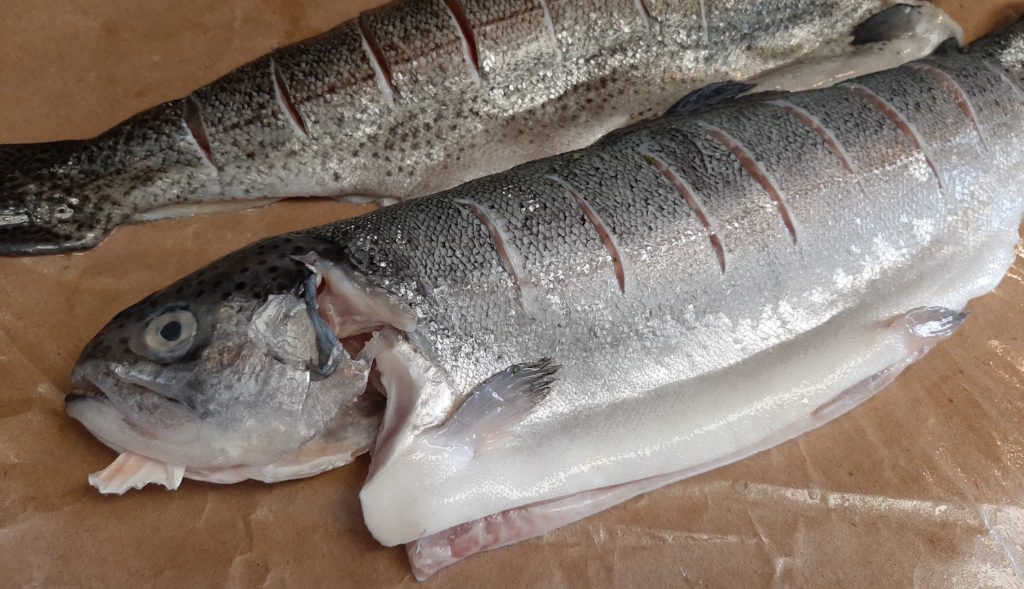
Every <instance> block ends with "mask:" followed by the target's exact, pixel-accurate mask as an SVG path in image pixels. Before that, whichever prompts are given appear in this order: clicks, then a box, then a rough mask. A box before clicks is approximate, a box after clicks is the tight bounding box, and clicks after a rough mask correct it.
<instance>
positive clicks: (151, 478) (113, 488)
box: [89, 452, 185, 495]
mask: <svg viewBox="0 0 1024 589" xmlns="http://www.w3.org/2000/svg"><path fill="white" fill-rule="evenodd" d="M184 472H185V467H183V466H173V465H170V464H167V463H164V462H160V461H158V460H153V459H152V458H146V457H145V456H140V455H138V454H134V453H132V452H123V453H121V454H120V455H119V456H118V457H117V458H116V459H115V460H114V461H113V462H111V463H110V465H109V466H107V467H106V468H104V469H103V470H101V471H99V472H96V473H93V474H91V475H89V484H90V485H92V486H94V487H96V490H98V491H99V492H100V493H103V494H104V495H110V494H114V495H121V494H123V493H124V492H125V491H127V490H129V489H141V488H142V487H144V486H146V485H148V484H150V483H155V484H160V485H163V486H164V487H167V489H169V490H171V491H173V490H174V489H177V488H178V485H180V484H181V478H182V475H183V474H184Z"/></svg>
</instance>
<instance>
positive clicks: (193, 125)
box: [182, 95, 224, 194]
mask: <svg viewBox="0 0 1024 589" xmlns="http://www.w3.org/2000/svg"><path fill="white" fill-rule="evenodd" d="M182 102H183V104H184V110H185V112H184V113H183V114H182V119H183V121H184V122H185V127H186V128H187V129H188V132H189V135H190V136H191V137H192V141H194V142H195V144H196V147H198V148H199V153H200V155H201V158H202V160H203V162H205V163H206V165H207V166H209V168H210V169H211V170H212V171H213V175H214V178H215V179H216V181H217V185H218V193H219V194H224V185H223V183H222V181H221V177H220V168H218V167H217V164H216V162H214V159H213V148H212V147H210V137H209V135H207V133H206V123H204V122H203V113H202V110H201V109H200V107H199V103H198V102H197V101H196V99H195V98H194V97H193V96H191V95H189V96H186V97H185V98H184V100H182Z"/></svg>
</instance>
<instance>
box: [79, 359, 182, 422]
mask: <svg viewBox="0 0 1024 589" xmlns="http://www.w3.org/2000/svg"><path fill="white" fill-rule="evenodd" d="M116 368H117V365H116V364H110V363H106V362H89V363H86V364H81V365H79V366H78V367H76V368H75V372H74V375H73V377H72V382H73V384H74V389H72V391H71V392H70V393H68V394H66V395H65V396H64V406H65V407H67V406H68V404H69V403H71V404H74V403H77V402H81V401H84V400H86V399H92V400H96V401H104V402H107V403H110V404H112V405H114V406H115V407H116V406H117V405H118V403H117V398H118V396H119V395H117V394H114V395H111V394H110V393H109V392H108V389H109V388H111V387H122V388H135V389H141V391H144V392H146V393H149V394H152V395H156V396H157V397H160V398H161V399H162V400H164V401H166V402H170V403H174V404H176V405H180V406H181V407H184V408H185V409H187V410H189V412H191V413H195V411H193V410H192V408H191V407H189V406H187V405H185V404H184V403H182V402H181V401H179V400H178V399H176V398H175V397H174V396H172V395H170V394H168V393H167V392H166V391H163V390H161V389H160V387H159V386H158V385H157V384H156V383H154V382H151V381H148V380H146V379H143V378H139V377H137V376H131V375H125V374H121V373H120V371H118V370H117V369H116Z"/></svg>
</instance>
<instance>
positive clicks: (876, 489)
mask: <svg viewBox="0 0 1024 589" xmlns="http://www.w3.org/2000/svg"><path fill="white" fill-rule="evenodd" d="M372 1H373V0H369V1H367V2H350V3H340V2H331V1H328V0H318V1H309V2H306V3H304V4H301V5H300V4H298V3H292V2H289V1H288V0H263V1H262V2H252V1H251V0H249V1H248V2H243V1H242V0H231V1H224V2H219V3H214V4H211V3H209V2H200V1H198V0H187V1H178V2H169V1H167V0H161V1H159V2H152V3H147V4H145V5H143V4H139V3H135V2H131V1H130V0H104V1H103V2H92V3H85V2H82V3H78V2H68V3H62V4H60V5H57V4H52V3H31V4H29V5H26V4H25V3H18V6H17V10H14V7H13V6H12V7H6V8H5V7H2V6H0V13H2V14H4V18H3V19H2V20H0V142H25V141H40V140H55V139H64V138H72V137H85V136H88V135H91V134H95V133H96V132H99V131H101V130H103V129H104V128H106V127H108V126H110V125H111V124H113V123H115V122H117V121H118V120H120V119H123V118H124V117H126V116H128V115H130V114H132V113H133V112H135V111H137V110H140V109H142V108H144V107H146V106H149V105H152V104H154V103H156V102H159V101H160V100H164V99H169V98H173V97H176V96H179V95H181V94H184V93H185V92H187V91H188V90H190V89H192V88H194V87H196V86H198V85H200V84H202V83H205V82H208V81H210V80H212V79H213V78H215V77H217V76H218V75H220V74H222V73H224V72H226V71H228V70H229V69H231V68H232V67H235V66H237V65H239V64H241V63H244V62H245V61H247V60H248V59H251V58H253V57H255V56H257V55H259V54H260V53H262V52H264V51H266V50H268V49H270V48H271V47H274V46H277V45H281V44H283V43H286V42H290V41H293V40H297V39H299V38H302V37H306V36H309V35H311V34H314V33H316V32H318V31H320V30H323V29H326V28H328V27H330V26H331V25H333V24H334V23H337V22H339V21H341V20H343V19H345V18H348V17H349V16H351V15H353V14H355V13H356V12H357V11H358V10H360V9H363V8H366V7H367V6H368V5H369V4H370V3H371V2H372ZM624 1H627V0H624ZM943 4H944V5H945V6H947V7H949V8H950V10H951V11H952V12H954V13H955V14H956V15H957V16H958V17H963V18H965V19H966V18H968V17H971V18H973V19H975V20H976V21H977V22H979V23H982V24H981V25H977V26H973V27H969V28H968V32H969V34H970V35H972V36H976V35H977V34H979V33H980V32H981V31H982V30H983V28H984V27H987V26H991V24H992V23H994V22H996V21H998V20H1000V19H1002V20H1005V18H1006V17H1007V16H1009V13H1008V12H1007V10H1008V9H1007V8H1006V6H1008V5H1009V4H1011V3H1009V2H1005V3H1003V2H995V1H993V2H988V3H985V4H984V5H982V4H981V3H978V2H944V3H943ZM972 22H973V21H972ZM965 23H967V24H971V23H970V22H967V21H966V20H965ZM365 210H368V209H366V208H361V207H353V206H346V205H340V204H336V203H330V202H325V201H318V202H287V203H281V204H278V205H275V206H273V207H270V208H265V209H260V210H255V211H248V212H245V213H240V214H233V215H217V216H211V217H204V218H197V219H180V220H173V221H166V222H160V223H154V224H150V225H145V226H133V227H123V228H121V229H118V230H117V231H116V232H115V233H114V235H113V236H112V237H111V238H110V239H109V240H108V241H107V242H106V243H104V244H103V245H102V246H100V247H99V248H97V249H96V250H94V251H92V252H89V253H86V254H76V255H65V256H50V257H45V258H22V259H0V301H3V303H2V305H0V377H2V378H0V554H3V558H0V579H3V584H4V585H6V586H32V585H42V586H48V587H50V586H83V587H111V586H150V587H182V586H225V587H258V586H274V587H278V586H295V587H316V586H356V587H370V586H402V585H405V586H412V585H415V582H414V581H413V579H412V577H411V575H410V572H409V567H408V564H407V562H406V560H405V553H404V551H403V550H402V549H401V548H384V547H381V546H380V545H378V544H376V543H375V542H374V541H373V539H372V538H371V537H370V535H369V533H368V532H367V530H366V528H365V526H364V525H363V522H362V515H361V512H360V509H359V501H358V496H357V493H358V490H359V487H360V485H361V482H362V480H363V478H364V477H365V475H366V468H367V461H366V460H365V458H364V459H362V460H359V461H357V462H356V463H354V464H352V465H350V466H348V467H346V468H343V469H339V470H335V471H333V472H330V473H327V474H324V475H321V476H318V477H315V478H312V479H308V480H303V481H294V482H288V483H280V484H276V485H264V484H260V483H244V484H239V485H233V486H217V485H210V484H203V483H197V482H194V481H185V482H184V483H183V485H182V487H181V489H180V490H178V491H176V492H167V491H164V490H162V489H160V488H148V489H146V490H144V491H141V492H131V493H128V494H127V495H125V496H123V497H102V496H100V495H99V494H97V493H96V492H95V491H94V490H93V489H92V488H90V487H89V486H88V485H87V483H86V476H87V475H88V474H89V473H90V472H94V471H96V470H99V469H100V468H102V467H104V466H106V465H107V464H108V463H109V462H110V461H111V460H112V459H113V458H114V456H115V455H114V453H113V452H112V451H110V450H108V449H106V448H105V447H104V446H103V445H102V444H100V443H99V442H97V441H96V440H95V439H94V438H92V437H91V436H90V435H89V434H88V433H87V432H86V431H85V430H84V429H83V428H82V427H80V426H79V425H78V424H77V423H76V422H74V421H73V420H71V419H70V418H69V417H67V416H66V415H65V414H64V411H63V393H64V392H66V391H67V390H68V389H69V387H70V372H71V368H72V366H73V363H74V361H75V358H76V356H77V354H78V352H79V350H81V348H82V347H83V346H84V345H85V343H86V342H87V341H88V340H89V338H90V337H91V336H92V335H93V334H94V333H95V332H96V331H98V330H99V329H100V328H101V327H102V326H103V324H104V323H105V322H106V321H107V320H108V319H109V318H110V317H111V316H113V315H114V314H115V313H116V312H117V311H119V310H120V309H122V308H123V307H125V306H127V305H129V304H131V303H132V302H134V301H136V300H137V299H139V298H141V297H142V296H144V295H145V294H147V293H149V292H151V291H153V290H155V289H158V288H161V287H163V286H165V285H166V284H168V283H169V282H171V281H172V280H174V279H176V278H178V277H181V276H183V275H185V274H187V273H188V272H190V271H192V270H194V269H195V268H198V267H200V266H202V265H204V264H206V263H207V262H209V261H211V260H213V259H214V258H216V257H218V256H220V255H222V254H224V253H227V252H229V251H231V250H233V249H236V248H238V247H241V246H243V245H245V244H247V243H249V242H251V241H253V240H255V239H257V238H259V237H261V236H264V235H270V234H273V233H279V232H282V231H286V230H291V229H295V228H299V227H305V226H309V225H313V224H318V223H323V222H328V221H331V220H334V219H338V218H341V217H344V216H347V215H351V214H356V213H358V212H361V211H365ZM970 310H971V316H970V317H969V318H968V320H967V322H966V324H965V325H964V327H963V328H962V329H961V330H960V332H959V333H957V335H956V336H955V337H953V338H952V339H951V340H949V341H947V342H945V343H943V344H942V345H940V346H939V347H938V348H937V349H936V350H935V351H933V352H932V353H931V354H929V355H928V356H927V357H926V358H925V359H924V360H922V361H921V362H919V363H917V364H915V365H914V366H912V367H910V368H909V369H908V370H907V371H906V372H905V373H904V374H903V375H902V376H901V377H900V378H899V380H898V381H897V382H896V383H895V384H894V385H893V386H890V387H889V388H888V389H886V390H885V391H884V392H882V393H880V394H879V395H878V396H876V397H875V398H874V399H872V400H871V401H869V402H867V403H866V404H864V405H863V406H861V407H860V408H858V409H856V410H855V411H853V412H851V413H850V414H848V415H846V416H844V417H842V418H841V419H839V420H838V421H835V422H833V423H831V424H829V425H828V426H826V427H823V428H821V429H819V430H817V431H814V432H811V433H809V434H806V435H804V436H802V437H800V438H799V439H797V440H794V441H791V442H789V443H786V444H783V445H782V446H779V447H777V448H775V449H773V450H770V451H768V452H765V453H762V454H760V455H758V456H755V457H753V458H751V459H748V460H744V461H742V462H739V463H737V464H734V465H731V466H728V467H725V468H722V469H719V470H716V471H714V472H711V473H708V474H706V475H703V476H699V477H696V478H693V479H690V480H688V481H684V482H682V483H679V484H675V485H672V486H670V487H668V488H666V489H663V490H660V491H658V492H655V493H651V494H649V495H647V496H645V497H642V498H639V499H637V500H634V501H630V502H628V503H626V504H624V505H622V506H620V507H617V508H614V509H611V510H609V511H607V512H605V513H603V514H601V515H599V516H597V517H592V518H589V519H587V520H585V521H582V522H580V523H577V524H575V525H572V526H568V527H566V528H563V529H560V530H557V531H555V532H553V533H551V534H548V535H547V536H545V537H543V538H541V539H537V540H534V541H530V542H527V543H524V544H522V545H519V546H516V547H513V548H509V549H503V550H499V551H496V552H492V553H488V554H485V555H481V556H477V557H474V558H472V559H470V560H468V561H466V562H464V563H462V564H459V565H457V566H455V567H453V568H451V569H448V570H445V571H442V572H441V573H439V574H438V575H437V576H435V577H434V578H432V579H430V580H429V581H428V582H427V583H426V584H425V585H424V586H426V587H464V586H472V587H487V586H516V587H524V586H545V587H562V586H565V587H576V586H581V585H590V586H596V587H612V586H614V587H646V586H673V587H688V586H702V587H703V586H708V587H749V586H769V585H770V586H799V587H806V586H821V587H882V586H886V587H891V586H900V587H909V586H920V587H1014V586H1017V587H1024V468H1022V467H1024V334H1022V332H1021V330H1022V327H1021V326H1024V258H1021V257H1019V258H1018V260H1017V263H1016V264H1015V265H1014V267H1013V269H1012V270H1011V272H1010V273H1009V275H1008V276H1007V278H1006V279H1005V280H1004V281H1003V283H1002V285H1001V286H1000V287H999V288H998V289H997V290H996V291H995V292H994V293H993V294H990V295H988V296H986V297H984V298H982V299H979V300H977V301H975V302H973V303H972V304H971V306H970Z"/></svg>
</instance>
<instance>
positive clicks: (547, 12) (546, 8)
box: [537, 0, 565, 61]
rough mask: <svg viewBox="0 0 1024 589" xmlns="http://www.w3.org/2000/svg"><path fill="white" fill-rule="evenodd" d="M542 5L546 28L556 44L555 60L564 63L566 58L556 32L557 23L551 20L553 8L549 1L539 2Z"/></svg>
mask: <svg viewBox="0 0 1024 589" xmlns="http://www.w3.org/2000/svg"><path fill="white" fill-rule="evenodd" d="M537 1H538V2H539V3H540V9H541V10H542V11H543V12H544V26H545V28H547V30H548V35H550V36H551V42H552V43H554V44H555V58H556V59H558V61H562V60H563V59H564V58H565V56H564V55H563V54H562V46H561V44H559V42H558V33H556V32H555V21H554V20H553V19H552V18H551V7H550V6H548V0H537Z"/></svg>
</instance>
